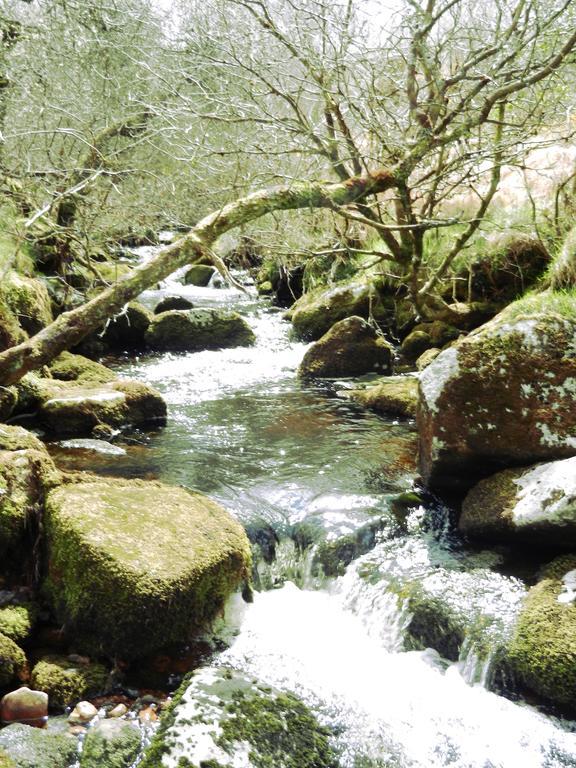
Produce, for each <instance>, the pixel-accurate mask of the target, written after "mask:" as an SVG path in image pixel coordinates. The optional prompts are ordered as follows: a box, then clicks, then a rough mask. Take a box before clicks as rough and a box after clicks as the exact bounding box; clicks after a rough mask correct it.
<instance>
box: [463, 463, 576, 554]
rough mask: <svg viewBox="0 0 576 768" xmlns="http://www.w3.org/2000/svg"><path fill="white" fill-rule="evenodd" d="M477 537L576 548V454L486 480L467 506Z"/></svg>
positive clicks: (467, 525) (470, 530) (466, 529)
mask: <svg viewBox="0 0 576 768" xmlns="http://www.w3.org/2000/svg"><path fill="white" fill-rule="evenodd" d="M459 525H460V530H461V531H462V532H463V533H465V534H466V535H467V536H470V537H471V538H478V539H487V540H492V541H512V542H525V543H532V544H534V545H537V546H541V545H544V544H547V545H551V546H554V547H556V548H559V549H572V548H573V547H574V542H575V541H576V457H575V458H571V459H564V460H563V461H551V462H547V463H545V464H537V465H536V466H532V467H528V468H524V469H508V470H504V471H503V472H498V473H497V474H495V475H492V477H489V478H487V479H485V480H481V481H480V482H479V483H478V485H476V486H475V487H474V488H473V489H472V490H471V491H470V492H469V494H468V495H467V497H466V499H465V500H464V503H463V506H462V515H461V517H460V523H459Z"/></svg>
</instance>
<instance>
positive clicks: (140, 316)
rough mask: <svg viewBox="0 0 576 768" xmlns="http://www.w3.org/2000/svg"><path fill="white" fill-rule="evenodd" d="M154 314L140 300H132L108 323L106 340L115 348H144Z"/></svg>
mask: <svg viewBox="0 0 576 768" xmlns="http://www.w3.org/2000/svg"><path fill="white" fill-rule="evenodd" d="M153 317H154V315H153V314H152V312H150V310H149V309H146V307H145V306H143V305H142V304H140V303H139V302H138V301H131V302H130V303H129V304H127V305H126V306H125V307H124V309H123V310H122V312H120V313H119V314H118V315H116V316H115V317H113V318H112V319H111V320H110V321H109V323H108V324H107V325H106V328H105V330H104V334H103V340H104V342H105V343H106V344H107V345H108V346H110V347H112V348H113V349H142V348H143V347H144V346H145V337H146V331H147V330H148V327H149V326H150V323H151V322H152V318H153Z"/></svg>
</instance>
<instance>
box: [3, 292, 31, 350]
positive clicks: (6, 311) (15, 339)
mask: <svg viewBox="0 0 576 768" xmlns="http://www.w3.org/2000/svg"><path fill="white" fill-rule="evenodd" d="M25 338H26V333H25V332H24V331H23V330H22V328H21V327H20V325H19V323H18V318H17V317H16V315H15V314H14V312H13V311H12V310H11V309H10V307H9V306H8V304H7V302H6V300H5V298H4V297H3V296H2V295H1V294H0V352H3V351H4V350H5V349H8V347H13V346H14V345H15V344H19V343H20V342H21V341H24V339H25Z"/></svg>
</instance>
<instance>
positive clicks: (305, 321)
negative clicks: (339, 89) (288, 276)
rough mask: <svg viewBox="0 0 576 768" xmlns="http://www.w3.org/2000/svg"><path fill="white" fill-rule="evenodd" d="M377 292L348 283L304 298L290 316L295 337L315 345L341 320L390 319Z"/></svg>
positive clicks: (358, 284) (369, 287) (361, 285)
mask: <svg viewBox="0 0 576 768" xmlns="http://www.w3.org/2000/svg"><path fill="white" fill-rule="evenodd" d="M388 314H389V308H387V307H386V306H385V305H384V304H383V302H382V299H381V298H380V295H379V294H378V292H377V290H376V288H375V287H374V286H373V285H372V284H370V283H368V282H348V283H343V284H337V285H335V286H334V287H332V288H328V289H326V288H321V289H318V290H315V291H310V292H309V293H306V294H304V296H302V297H301V298H300V299H298V301H297V302H296V303H295V304H294V305H293V307H292V308H291V309H290V312H289V313H287V317H289V318H290V319H291V320H292V325H293V326H294V330H295V331H296V333H297V334H298V335H299V336H300V337H301V338H303V339H307V340H310V341H316V340H317V339H319V338H320V337H321V336H323V335H324V334H325V333H326V332H327V331H328V330H330V328H331V327H332V326H333V325H334V323H337V322H338V321H339V320H344V318H346V317H352V316H353V315H356V316H358V317H363V318H365V319H367V318H369V317H374V318H375V319H376V320H381V319H382V320H383V319H386V318H387V317H388Z"/></svg>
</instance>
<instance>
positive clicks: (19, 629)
mask: <svg viewBox="0 0 576 768" xmlns="http://www.w3.org/2000/svg"><path fill="white" fill-rule="evenodd" d="M36 614H37V608H36V606H34V605H32V604H29V605H8V606H6V607H5V608H0V632H1V633H2V634H3V635H6V637H9V638H10V639H11V640H14V641H15V642H22V641H23V640H26V638H28V637H29V636H30V632H31V631H32V625H33V624H34V621H35V619H36Z"/></svg>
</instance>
